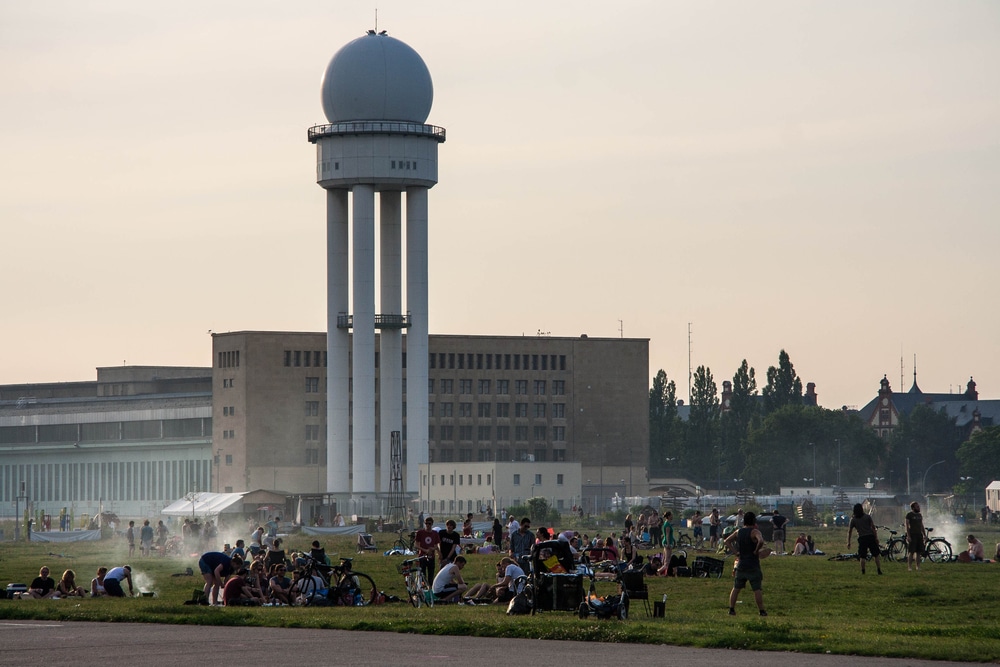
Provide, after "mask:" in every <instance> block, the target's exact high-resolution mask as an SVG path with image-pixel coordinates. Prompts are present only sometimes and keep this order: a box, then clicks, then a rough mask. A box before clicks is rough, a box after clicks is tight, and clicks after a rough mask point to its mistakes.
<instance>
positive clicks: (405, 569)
mask: <svg viewBox="0 0 1000 667" xmlns="http://www.w3.org/2000/svg"><path fill="white" fill-rule="evenodd" d="M424 562H425V559H424V558H423V557H420V558H410V559H408V560H404V561H403V562H402V563H400V564H399V565H397V566H396V570H398V571H399V573H400V574H401V575H403V580H404V582H405V583H406V596H407V597H408V598H409V599H410V604H412V605H413V606H414V607H416V608H417V609H419V608H420V607H421V606H422V605H427V606H428V607H433V606H434V593H433V592H432V591H431V586H430V584H429V583H427V577H425V576H424V568H423V564H424Z"/></svg>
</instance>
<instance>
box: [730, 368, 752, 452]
mask: <svg viewBox="0 0 1000 667" xmlns="http://www.w3.org/2000/svg"><path fill="white" fill-rule="evenodd" d="M757 408H758V405H757V378H756V376H755V373H754V369H753V368H752V367H751V366H748V365H747V360H746V359H744V360H743V363H742V364H740V367H739V368H738V369H737V370H736V374H735V375H734V376H733V396H732V399H731V403H730V405H729V413H728V414H730V415H732V417H733V419H734V421H735V422H736V424H737V425H738V430H739V431H740V439H741V440H742V439H743V438H744V437H746V432H747V429H749V428H750V424H751V422H752V421H753V419H754V417H756V416H757V414H758V410H757Z"/></svg>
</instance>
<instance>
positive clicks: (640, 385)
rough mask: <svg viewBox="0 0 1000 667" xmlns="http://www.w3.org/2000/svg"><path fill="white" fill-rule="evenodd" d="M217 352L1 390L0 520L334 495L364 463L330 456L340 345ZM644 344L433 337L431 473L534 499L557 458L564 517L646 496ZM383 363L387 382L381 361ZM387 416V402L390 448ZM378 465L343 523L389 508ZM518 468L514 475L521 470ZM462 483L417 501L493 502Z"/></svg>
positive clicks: (313, 339) (306, 341)
mask: <svg viewBox="0 0 1000 667" xmlns="http://www.w3.org/2000/svg"><path fill="white" fill-rule="evenodd" d="M405 340H406V336H405V335H404V336H403V341H404V346H403V350H404V356H403V380H404V384H403V425H402V429H401V433H400V435H401V444H402V448H401V449H402V457H403V462H404V463H405V459H406V450H407V446H406V445H407V441H408V439H409V437H410V434H409V433H407V429H406V388H405V387H406V385H405V379H406V356H405ZM212 346H213V350H212V362H213V363H212V366H211V367H210V368H209V367H204V368H200V367H194V368H176V367H137V366H125V367H111V368H98V369H97V380H96V381H89V382H67V383H49V384H22V385H4V386H0V503H2V507H3V511H2V512H0V514H2V516H6V517H9V516H13V513H14V508H15V505H16V504H18V501H19V499H20V503H19V504H20V506H21V507H23V504H24V502H26V501H30V502H31V504H32V507H33V509H35V510H43V511H44V512H45V513H48V514H53V515H55V514H58V513H59V511H60V509H62V508H64V507H65V508H66V510H67V513H72V514H73V515H74V516H76V517H81V516H83V515H86V514H89V515H93V514H96V513H97V512H98V511H100V510H101V508H102V507H103V509H104V511H112V512H115V513H117V514H118V515H120V516H122V517H155V516H157V514H158V513H159V511H160V510H161V509H162V508H163V507H165V506H166V505H168V504H170V503H171V502H173V501H175V500H177V499H179V498H183V497H184V496H185V495H186V494H190V493H192V492H198V491H218V492H254V491H261V490H267V491H271V492H275V493H277V494H279V495H283V496H286V497H294V496H306V497H310V498H314V499H319V498H322V497H323V496H324V495H325V494H326V488H325V484H326V479H327V475H326V467H327V466H328V465H338V466H339V465H349V463H350V462H349V461H330V460H329V458H328V456H327V447H326V432H327V429H326V415H327V411H326V400H327V395H326V389H327V381H326V370H325V369H326V367H327V357H326V334H325V333H324V332H316V333H296V332H266V331H261V332H258V331H245V332H233V333H217V334H213V336H212ZM648 349H649V344H648V339H628V338H591V337H587V336H580V337H572V338H571V337H552V336H457V335H455V336H452V335H431V336H430V339H429V352H428V357H429V359H428V365H429V377H428V388H427V389H428V405H427V411H428V432H427V434H426V437H427V440H428V451H429V461H428V463H429V464H430V465H431V466H432V469H433V466H435V464H437V465H439V466H441V467H440V468H438V470H442V469H443V467H444V466H445V465H447V464H452V463H454V464H459V463H466V464H473V463H475V464H480V463H483V464H497V463H517V464H519V465H517V466H514V467H510V466H496V465H494V466H493V468H491V469H492V470H496V471H499V472H495V473H493V472H491V473H490V474H491V475H493V474H496V475H498V478H497V480H496V485H498V486H499V487H501V488H504V489H506V488H508V487H510V486H512V485H513V481H512V480H513V479H514V478H513V475H515V474H516V475H518V476H519V478H522V479H524V484H523V486H521V485H519V488H518V489H517V491H516V493H514V495H517V496H518V497H524V498H526V497H529V496H530V493H531V492H532V489H531V486H532V485H531V482H532V481H534V479H535V474H537V473H531V474H530V475H529V472H528V471H527V470H522V468H524V467H525V466H528V467H530V464H532V463H538V464H542V463H544V464H545V468H546V473H545V475H544V478H543V479H544V480H546V482H545V488H544V489H543V488H542V485H541V484H540V485H539V486H538V488H537V489H535V490H534V491H536V492H542V491H544V493H545V495H546V496H549V495H551V496H552V498H551V500H552V501H553V505H554V506H562V507H564V508H566V509H568V508H569V507H571V506H572V505H578V504H581V505H583V506H585V507H586V509H587V510H588V511H591V510H592V509H594V508H591V507H587V500H586V498H585V497H583V496H586V490H585V489H583V490H582V489H581V484H584V486H587V487H594V491H593V493H594V494H597V493H598V491H597V486H598V484H600V485H601V486H602V487H604V486H607V487H608V488H611V487H612V486H616V485H618V484H619V483H620V482H624V480H626V479H627V480H628V482H629V486H630V487H631V488H630V491H631V492H634V493H635V494H642V493H644V489H645V487H646V486H647V467H648V459H649V425H648V424H649V420H648V415H647V400H648V384H649V383H648V378H647V375H648V372H649V359H648V356H649V355H648ZM375 364H376V383H377V382H378V380H379V375H378V367H379V359H378V356H377V355H376V358H375ZM378 412H379V411H378V405H376V420H375V428H376V433H377V436H379V437H377V440H376V441H377V442H379V441H380V440H381V434H380V433H378V429H379V423H380V422H379V415H378ZM376 467H377V471H376V480H377V481H378V484H379V487H378V489H377V492H376V493H375V494H374V495H373V497H372V498H368V499H366V500H365V501H364V502H365V503H367V504H366V505H364V506H357V505H355V506H353V507H347V506H346V505H344V506H343V507H342V510H346V512H345V513H351V514H354V513H357V514H363V515H375V514H379V513H384V509H385V497H386V495H387V493H388V490H389V489H388V486H389V479H390V475H389V468H390V466H389V452H388V451H382V449H381V447H379V448H378V449H377V450H376ZM508 467H510V470H511V471H513V470H514V468H517V471H516V472H510V474H509V475H508V474H507V473H505V472H503V471H505V470H507V468H508ZM563 467H565V470H563V469H562V468H563ZM476 474H477V475H478V474H479V473H476ZM499 476H503V477H502V478H500V477H499ZM507 476H510V477H511V480H507V479H506V477H507ZM560 476H561V477H560ZM422 477H423V475H422ZM423 479H427V478H426V477H423ZM457 479H458V477H457V476H456V475H454V474H449V475H448V476H446V477H445V487H447V484H448V482H449V480H452V483H453V484H456V488H453V489H448V488H438V487H437V486H435V487H434V488H433V490H431V489H427V488H426V487H424V488H425V489H426V490H427V494H426V495H427V497H426V498H422V499H421V503H422V505H421V507H422V508H423V509H426V510H430V508H431V502H430V501H431V500H434V501H435V502H434V503H433V506H434V508H435V510H438V511H440V510H441V509H446V511H450V510H451V506H452V505H454V506H455V508H456V510H457V507H458V503H459V501H460V502H461V503H462V505H461V506H462V507H463V508H469V507H477V508H478V507H479V506H480V505H481V503H482V502H483V499H484V498H485V497H486V496H487V494H485V492H484V490H483V489H482V488H476V487H475V486H473V487H471V488H470V487H469V485H466V484H463V485H461V486H457V481H456V480H457ZM464 479H467V477H466V478H464ZM474 479H475V478H474ZM559 479H561V480H563V483H561V484H558V485H556V484H554V483H553V485H552V487H551V488H549V487H548V482H549V481H550V480H551V481H553V482H554V481H555V480H559ZM422 481H423V480H422ZM438 481H440V477H438ZM512 491H513V490H510V491H503V492H502V495H505V496H507V497H511V495H510V494H511V492H512ZM581 493H582V494H583V496H581ZM423 495H424V493H423V490H422V491H421V496H423ZM602 495H603V494H602ZM432 496H436V497H434V498H432ZM445 499H447V502H444V501H445ZM346 500H347V498H346V497H345V498H339V497H329V495H327V497H326V498H325V500H321V501H314V502H310V503H307V504H306V505H305V506H304V508H303V516H302V520H303V521H309V520H310V518H311V517H312V516H314V515H316V514H318V513H322V512H329V511H331V510H332V508H333V507H336V504H337V503H343V502H344V501H346ZM498 501H499V499H498ZM353 502H355V503H357V502H358V500H357V499H353ZM592 502H593V500H591V503H592ZM324 503H325V504H324ZM424 505H426V506H425V507H424ZM251 509H255V508H251ZM78 524H79V522H77V525H78Z"/></svg>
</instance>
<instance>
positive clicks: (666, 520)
mask: <svg viewBox="0 0 1000 667" xmlns="http://www.w3.org/2000/svg"><path fill="white" fill-rule="evenodd" d="M673 518H674V513H673V512H671V511H670V510H667V511H666V512H664V513H663V564H664V565H666V566H667V568H668V569H669V568H670V556H672V555H673V553H674V546H675V545H676V540H675V539H674V524H673V523H671V519H673Z"/></svg>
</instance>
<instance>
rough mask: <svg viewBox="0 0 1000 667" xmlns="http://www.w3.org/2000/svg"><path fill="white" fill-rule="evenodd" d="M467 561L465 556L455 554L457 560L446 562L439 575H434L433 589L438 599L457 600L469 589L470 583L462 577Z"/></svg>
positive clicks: (444, 600) (441, 600) (442, 600)
mask: <svg viewBox="0 0 1000 667" xmlns="http://www.w3.org/2000/svg"><path fill="white" fill-rule="evenodd" d="M465 562H466V561H465V556H455V560H454V561H452V562H451V563H445V564H444V565H443V566H442V567H441V570H440V571H439V572H438V573H437V576H436V577H434V583H433V584H432V585H431V590H432V591H433V592H434V597H435V598H436V599H437V600H438V601H440V602H444V603H447V602H455V601H457V600H460V599H461V595H462V593H464V592H465V591H466V590H468V588H469V586H468V584H466V583H465V580H464V579H462V568H464V567H465Z"/></svg>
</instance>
